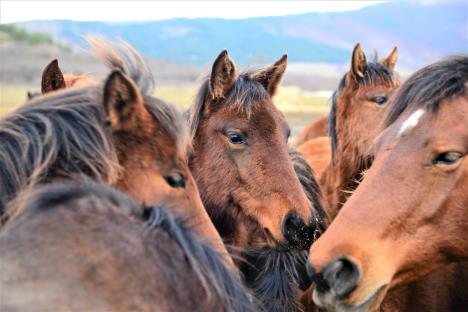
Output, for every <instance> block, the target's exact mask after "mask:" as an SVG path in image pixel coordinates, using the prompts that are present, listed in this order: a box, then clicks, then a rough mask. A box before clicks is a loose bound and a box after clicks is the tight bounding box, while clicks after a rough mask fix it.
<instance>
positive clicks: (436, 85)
mask: <svg viewBox="0 0 468 312" xmlns="http://www.w3.org/2000/svg"><path fill="white" fill-rule="evenodd" d="M467 81H468V56H466V55H459V56H452V57H448V58H446V59H444V60H442V61H440V62H437V63H434V64H431V65H429V66H426V67H424V68H422V69H420V70H418V71H417V72H415V73H414V74H413V75H411V77H410V78H408V80H406V82H405V83H404V84H403V85H402V86H401V87H400V88H399V90H398V91H397V94H396V96H395V98H394V99H393V105H392V107H391V110H390V111H389V113H388V115H387V118H386V119H385V127H388V126H390V125H391V124H392V123H393V122H395V121H396V120H397V119H398V117H400V116H401V115H402V114H403V113H404V112H406V111H410V110H411V111H416V110H418V109H424V110H425V111H429V112H436V111H437V109H438V107H439V106H440V103H441V102H442V101H443V100H444V99H447V98H451V97H453V98H454V97H457V96H463V95H466V94H467V86H466V83H467Z"/></svg>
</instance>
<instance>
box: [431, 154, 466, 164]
mask: <svg viewBox="0 0 468 312" xmlns="http://www.w3.org/2000/svg"><path fill="white" fill-rule="evenodd" d="M461 158H462V153H459V152H445V153H440V154H439V155H437V156H436V157H435V158H434V159H433V160H432V163H433V164H434V165H445V166H448V165H453V164H455V163H457V162H458V161H459V160H460V159H461Z"/></svg>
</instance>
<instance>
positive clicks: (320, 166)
mask: <svg viewBox="0 0 468 312" xmlns="http://www.w3.org/2000/svg"><path fill="white" fill-rule="evenodd" d="M297 151H298V152H299V153H301V155H302V156H303V157H304V159H305V160H306V161H307V163H308V164H309V166H310V167H311V168H312V169H313V170H314V173H315V176H316V178H317V180H319V181H320V180H321V179H322V177H323V175H324V173H325V172H326V171H327V170H329V167H330V165H331V155H332V149H331V143H330V138H329V137H328V136H322V137H316V138H314V139H310V140H308V141H306V142H304V143H303V144H302V145H301V146H299V147H298V148H297Z"/></svg>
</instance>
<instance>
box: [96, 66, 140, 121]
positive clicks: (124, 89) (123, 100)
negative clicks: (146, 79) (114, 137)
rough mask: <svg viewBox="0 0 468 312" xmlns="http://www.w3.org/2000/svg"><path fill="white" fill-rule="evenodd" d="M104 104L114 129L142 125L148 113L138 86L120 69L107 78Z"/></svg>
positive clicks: (107, 116) (107, 117) (108, 119)
mask: <svg viewBox="0 0 468 312" xmlns="http://www.w3.org/2000/svg"><path fill="white" fill-rule="evenodd" d="M103 106H104V113H105V115H106V120H107V122H108V123H109V125H110V126H111V128H112V129H114V130H126V129H134V128H136V127H141V119H142V117H144V116H145V114H147V113H148V112H147V111H146V109H145V107H144V105H143V98H142V96H141V93H140V91H139V89H138V87H137V86H136V85H135V83H134V82H133V81H132V80H131V79H130V78H128V77H127V76H126V75H125V74H123V73H122V72H120V71H118V70H116V71H114V72H112V73H111V74H110V75H109V77H108V78H107V80H106V83H105V85H104V98H103Z"/></svg>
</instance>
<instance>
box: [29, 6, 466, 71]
mask: <svg viewBox="0 0 468 312" xmlns="http://www.w3.org/2000/svg"><path fill="white" fill-rule="evenodd" d="M20 25H21V26H23V27H25V28H27V29H30V30H35V31H44V32H47V33H49V34H50V35H51V36H52V37H53V38H54V39H56V40H58V41H60V42H65V43H67V44H71V45H72V46H75V47H82V46H83V44H84V42H83V39H82V36H83V35H85V34H88V33H95V34H101V35H104V36H106V37H109V38H122V39H125V40H127V41H129V42H130V43H131V44H133V45H134V46H136V47H137V48H138V49H139V50H140V51H142V53H144V54H145V55H147V56H149V57H152V58H159V59H167V60H171V61H173V62H175V63H190V64H194V65H197V66H200V65H204V64H208V63H210V62H211V61H212V59H213V57H214V56H215V55H216V54H217V53H218V52H219V51H220V50H221V49H223V48H228V49H229V51H230V54H231V55H233V57H234V59H235V60H236V61H237V62H239V63H241V64H251V63H254V64H257V63H266V62H271V61H273V60H274V59H276V58H277V57H279V56H280V55H281V54H282V53H284V52H288V54H289V56H290V60H291V62H308V63H310V62H313V63H317V62H319V63H333V64H343V63H347V62H348V59H349V54H350V50H351V49H352V47H353V45H354V44H355V43H356V42H358V41H359V42H361V43H362V44H363V46H364V48H366V49H367V50H369V51H372V49H375V50H377V51H379V52H380V53H381V54H384V53H388V51H390V50H391V48H392V47H393V46H395V45H397V46H398V47H399V48H400V51H401V54H400V62H399V63H400V65H403V66H405V67H409V68H412V69H415V68H418V67H420V66H422V65H424V64H427V63H429V62H432V61H434V60H436V59H438V58H440V57H442V56H445V55H448V54H453V53H467V52H468V2H466V1H440V2H428V3H426V2H423V3H421V2H415V1H410V2H403V1H395V2H389V3H383V4H379V5H374V6H370V7H366V8H363V9H361V10H357V11H346V12H337V13H308V14H301V15H290V16H280V17H266V18H249V19H238V20H225V19H206V18H199V19H170V20H162V21H148V22H125V23H105V22H75V21H63V20H54V21H31V22H25V23H21V24H20Z"/></svg>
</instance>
